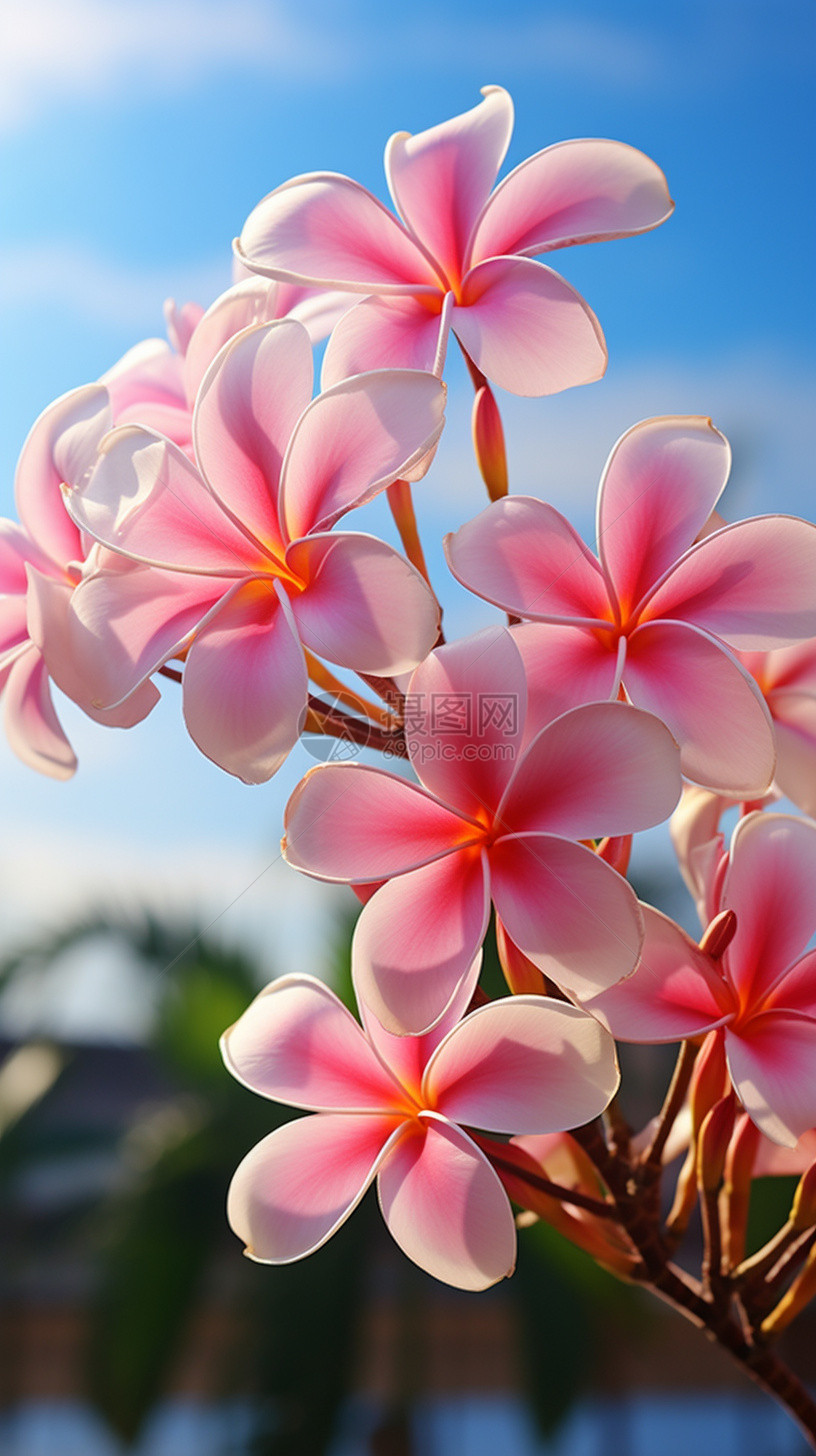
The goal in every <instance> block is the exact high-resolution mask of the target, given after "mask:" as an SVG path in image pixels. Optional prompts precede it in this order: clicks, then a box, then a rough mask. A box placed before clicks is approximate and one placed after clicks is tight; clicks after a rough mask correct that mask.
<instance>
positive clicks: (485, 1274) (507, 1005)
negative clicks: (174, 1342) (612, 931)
mask: <svg viewBox="0 0 816 1456" xmlns="http://www.w3.org/2000/svg"><path fill="white" fill-rule="evenodd" d="M360 1006H361V1011H362V1016H363V1026H362V1027H361V1026H360V1025H359V1024H358V1022H357V1021H355V1019H354V1017H353V1016H352V1015H351V1014H350V1012H348V1011H347V1010H346V1009H345V1007H344V1006H343V1005H342V1003H341V1002H340V1001H339V1000H338V999H337V997H336V996H335V995H334V992H333V991H330V990H329V989H328V987H326V986H324V985H323V984H322V982H320V981H318V980H315V979H313V978H312V977H310V976H285V977H283V978H282V979H281V980H279V981H274V982H273V983H272V985H270V986H268V987H267V988H266V990H265V991H263V992H262V993H261V995H260V996H258V997H257V999H256V1000H255V1001H253V1003H252V1005H251V1006H250V1007H249V1008H248V1009H247V1010H246V1011H245V1012H244V1014H243V1016H242V1017H241V1018H240V1020H239V1021H238V1022H236V1024H235V1026H233V1027H232V1028H231V1030H230V1031H228V1032H227V1033H226V1034H225V1035H224V1037H223V1039H222V1051H223V1055H224V1060H225V1062H226V1065H227V1067H228V1068H229V1070H230V1071H231V1072H232V1073H233V1075H234V1076H235V1077H237V1078H238V1080H239V1081H241V1082H243V1083H244V1085H245V1086H247V1087H250V1088H251V1089H252V1091H254V1092H258V1093H259V1094H260V1095H261V1096H263V1097H269V1098H272V1099H273V1100H274V1101H277V1102H286V1103H290V1104H292V1105H294V1106H295V1107H300V1108H304V1109H306V1110H307V1111H309V1112H312V1113H314V1114H315V1115H314V1116H312V1117H306V1118H299V1119H298V1120H297V1121H295V1122H290V1123H288V1124H287V1125H286V1126H284V1127H281V1128H278V1129H277V1130H276V1131H275V1132H272V1133H270V1135H269V1136H268V1137H266V1138H264V1140H263V1141H262V1142H260V1143H259V1144H258V1145H257V1147H255V1148H253V1149H252V1151H251V1152H250V1153H249V1154H248V1155H247V1157H246V1158H244V1160H243V1162H242V1163H241V1164H240V1166H239V1168H238V1170H237V1172H236V1173H235V1176H234V1178H233V1180H232V1184H231V1187H230V1191H229V1198H228V1204H227V1211H228V1216H229V1220H230V1223H231V1225H232V1227H233V1229H234V1230H235V1232H236V1233H237V1234H238V1235H239V1237H241V1238H242V1239H244V1241H245V1243H246V1245H247V1253H248V1254H249V1256H250V1257H251V1258H253V1259H257V1260H260V1261H261V1262H264V1263H272V1264H285V1263H290V1262H291V1261H292V1260H294V1259H300V1258H302V1257H303V1256H304V1255H306V1254H309V1253H312V1252H313V1251H314V1250H315V1249H318V1248H320V1247H321V1245H322V1244H324V1243H325V1242H326V1240H327V1239H329V1238H330V1237H331V1235H332V1234H333V1233H334V1232H335V1231H336V1229H338V1228H339V1227H340V1225H341V1224H342V1223H344V1222H345V1220H346V1219H347V1218H348V1216H349V1214H350V1213H351V1212H352V1211H353V1209H354V1208H356V1206H357V1204H358V1203H359V1202H360V1199H361V1198H362V1197H363V1194H364V1193H365V1192H366V1190H367V1189H368V1187H369V1186H370V1184H371V1183H372V1182H373V1180H374V1179H375V1178H376V1180H377V1189H378V1194H379V1200H380V1207H381V1209H382V1213H383V1217H384V1218H385V1221H386V1223H387V1225H388V1228H389V1230H390V1232H391V1234H392V1236H393V1237H394V1239H395V1240H396V1242H397V1243H398V1244H399V1246H400V1248H401V1249H402V1250H403V1252H404V1253H405V1254H407V1256H408V1258H409V1259H413V1261H414V1262H415V1263H416V1264H419V1266H420V1268H422V1269H425V1270H427V1272H428V1273H429V1274H432V1275H434V1277H435V1278H437V1279H441V1280H443V1281H444V1282H445V1283H447V1284H453V1285H455V1286H456V1287H457V1288H461V1289H484V1288H486V1287H487V1286H488V1285H490V1284H494V1283H495V1282H496V1280H498V1279H502V1278H503V1277H504V1276H505V1275H508V1274H511V1273H512V1271H513V1267H514V1264H515V1256H516V1232H515V1224H514V1220H513V1213H512V1210H511V1207H510V1203H509V1201H508V1198H507V1194H506V1193H505V1191H504V1189H503V1187H502V1184H501V1182H500V1179H499V1177H498V1175H497V1173H496V1172H495V1171H494V1169H493V1168H492V1167H491V1165H490V1163H489V1161H488V1159H487V1158H486V1157H485V1155H484V1153H483V1152H482V1151H481V1150H480V1148H479V1147H478V1146H477V1144H476V1143H475V1142H474V1140H473V1138H472V1137H471V1136H470V1134H469V1133H468V1131H466V1128H469V1127H471V1126H473V1127H478V1128H485V1129H488V1130H490V1131H491V1132H497V1133H513V1132H532V1131H533V1130H535V1131H536V1132H556V1131H561V1130H563V1129H564V1128H567V1127H576V1126H578V1125H580V1124H581V1123H584V1122H587V1121H588V1120H589V1119H590V1118H592V1117H596V1116H597V1115H598V1114H599V1113H600V1112H602V1111H603V1109H604V1107H606V1105H607V1103H608V1102H609V1099H610V1098H611V1097H612V1096H613V1094H614V1092H615V1090H616V1088H617V1085H618V1069H617V1062H616V1057H615V1047H614V1043H613V1041H612V1039H611V1037H609V1036H608V1035H607V1034H606V1033H605V1032H604V1031H603V1029H602V1028H601V1027H600V1026H599V1025H598V1023H597V1022H595V1021H593V1019H592V1017H589V1016H586V1015H585V1014H584V1013H583V1012H581V1011H579V1010H577V1009H576V1008H575V1007H573V1006H567V1005H565V1004H563V1003H562V1002H556V1001H552V1000H547V999H545V998H543V997H540V996H530V997H524V996H515V997H510V998H508V999H505V1000H501V1001H493V1002H491V1003H490V1004H489V1005H486V1006H482V1007H480V1008H479V1009H478V1010H476V1011H473V1012H471V1014H470V1015H468V1016H465V1017H464V1019H463V1020H460V1019H459V1018H460V1016H461V1013H462V1010H463V1006H462V1004H461V1000H460V1001H459V1002H457V1004H456V1006H453V1007H451V1008H450V1012H449V1014H448V1015H447V1017H446V1018H445V1020H444V1022H443V1023H441V1024H440V1025H439V1026H438V1027H437V1028H436V1029H435V1031H433V1032H432V1033H428V1034H427V1035H425V1036H416V1037H414V1036H412V1037H395V1036H391V1035H389V1033H388V1032H386V1031H384V1030H383V1028H382V1027H381V1026H380V1025H379V1024H378V1022H377V1021H376V1019H375V1018H374V1017H372V1016H370V1015H369V1013H368V1011H367V1008H366V1006H365V1004H364V1002H363V1001H362V1000H361V1001H360Z"/></svg>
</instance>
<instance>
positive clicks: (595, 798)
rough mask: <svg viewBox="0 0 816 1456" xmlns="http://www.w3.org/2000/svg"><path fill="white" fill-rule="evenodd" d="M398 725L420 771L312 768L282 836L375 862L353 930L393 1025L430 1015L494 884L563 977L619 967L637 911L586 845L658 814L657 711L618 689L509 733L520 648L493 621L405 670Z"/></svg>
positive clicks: (343, 872) (310, 851) (336, 861)
mask: <svg viewBox="0 0 816 1456" xmlns="http://www.w3.org/2000/svg"><path fill="white" fill-rule="evenodd" d="M406 705H407V714H408V723H407V732H406V736H407V742H408V751H409V755H410V758H411V762H412V765H413V767H414V769H415V771H416V774H417V777H418V779H419V781H420V786H419V787H417V786H415V785H413V784H410V783H406V782H405V781H404V780H398V779H396V778H394V777H393V776H391V775H388V774H386V773H384V772H383V771H382V770H377V769H369V768H367V767H365V766H362V765H327V766H326V767H323V768H318V769H315V770H313V771H312V772H311V773H310V774H309V775H307V777H306V779H305V780H304V781H303V782H302V783H301V785H300V786H299V787H298V789H296V790H295V793H294V795H293V796H292V798H291V800H290V802H289V806H288V809H287V815H286V838H285V841H284V853H285V856H286V858H287V859H288V860H289V862H290V863H291V864H293V865H295V866H296V867H297V868H299V869H302V870H305V871H306V872H307V873H309V874H313V875H316V876H317V877H318V878H322V879H334V880H341V881H348V882H352V883H353V882H362V881H366V880H367V881H370V882H379V881H383V880H387V881H388V883H386V884H384V885H382V887H381V888H379V889H378V890H377V891H376V892H375V893H374V895H373V896H372V897H371V898H370V899H369V900H368V902H367V904H366V906H365V908H364V910H363V912H362V914H361V916H360V920H359V922H358V927H357V931H356V935H355V941H354V951H353V954H354V965H355V975H356V977H357V983H358V986H359V987H360V989H361V991H362V993H363V995H364V997H365V1000H366V1003H367V1004H368V1005H369V1006H370V1008H371V1009H372V1010H373V1012H374V1014H375V1015H376V1016H377V1017H378V1018H379V1019H380V1020H381V1021H382V1023H383V1024H384V1025H385V1026H387V1027H388V1028H389V1029H390V1030H392V1031H395V1032H400V1031H408V1032H414V1033H417V1032H421V1031H423V1030H425V1029H426V1028H427V1027H428V1026H430V1025H433V1024H434V1023H435V1022H437V1021H438V1020H439V1019H440V1017H442V1016H443V1014H444V1013H445V1010H446V1008H447V1007H448V1006H449V1005H450V1004H451V1003H452V1001H453V1000H454V998H455V997H456V996H457V995H458V994H459V993H460V990H461V986H462V983H463V981H466V980H467V978H468V977H469V976H470V975H471V974H472V969H471V968H472V964H473V960H474V957H475V955H476V952H477V950H478V948H479V946H480V945H481V942H482V939H483V937H484V934H485V929H486V926H487V921H488V916H489V909H490V902H491V899H492V901H493V903H494V905H495V907H496V911H497V913H498V915H499V916H500V918H501V920H502V922H503V924H504V925H505V927H506V929H507V931H508V933H509V935H510V936H511V938H512V939H513V940H514V941H515V942H516V944H517V945H518V946H519V947H520V948H521V950H522V951H523V952H524V953H525V954H526V955H528V956H529V957H530V958H531V959H532V960H533V961H534V962H535V964H536V965H537V966H538V967H540V968H541V969H542V970H544V971H546V973H547V974H548V975H550V976H552V978H553V979H554V980H555V981H556V982H557V983H558V984H559V985H561V986H563V987H564V989H565V990H566V991H567V992H568V993H572V994H575V995H578V996H581V995H592V994H593V992H594V991H597V990H600V989H601V987H602V986H608V985H611V984H613V983H614V982H615V981H618V980H620V978H621V977H622V976H625V975H627V974H628V972H629V971H630V970H631V969H632V967H633V965H634V962H635V959H636V957H637V954H638V950H639V947H640V941H641V936H642V928H641V921H640V915H639V912H638V909H637V904H636V902H635V899H634V896H633V894H632V892H631V890H630V888H629V886H628V885H627V884H626V882H625V881H624V880H622V879H621V878H620V877H619V876H618V875H617V874H616V873H615V872H614V871H613V870H611V869H610V868H609V866H608V865H606V864H605V863H604V862H603V861H602V860H601V859H599V857H598V856H597V855H595V854H594V853H593V851H592V850H591V849H589V848H587V847H586V846H585V845H582V844H578V843H575V842H574V841H575V840H578V839H589V838H596V837H600V836H603V835H605V834H621V833H629V832H632V831H634V830H636V829H641V828H645V827H646V826H647V825H651V824H655V823H658V822H660V820H662V819H664V818H665V817H666V815H667V814H668V813H669V812H670V811H671V809H672V807H673V805H674V804H675V803H676V800H677V796H678V793H679V789H680V777H679V765H678V754H677V748H676V745H675V743H674V740H673V739H672V738H671V735H670V734H669V733H668V731H667V730H666V729H665V728H664V727H663V725H662V724H660V723H658V721H657V720H656V719H655V718H653V717H651V716H650V715H648V714H644V713H641V712H639V711H637V710H636V709H633V708H631V707H630V706H628V705H627V704H624V703H596V704H594V705H587V706H582V707H578V708H575V709H572V710H571V711H569V712H567V713H565V714H563V715H562V716H561V717H558V718H556V719H555V720H554V721H553V722H551V723H550V724H548V725H547V726H545V727H543V728H542V729H541V730H540V731H539V732H538V733H536V734H535V736H533V737H532V739H531V741H530V742H529V743H527V746H526V747H525V748H524V749H523V750H522V742H523V735H524V722H525V714H526V684H525V677H524V666H523V662H522V659H521V655H520V653H519V651H518V648H517V647H516V645H515V642H514V640H513V636H512V635H511V633H510V632H509V631H508V630H507V629H506V628H496V629H490V630H488V631H486V632H483V633H479V634H477V635H476V636H475V637H472V638H468V639H465V640H464V641H461V642H458V643H455V644H452V645H451V646H449V647H445V648H440V649H438V650H437V651H436V652H434V653H433V654H432V655H431V656H430V658H428V659H427V660H426V662H424V663H423V664H422V665H421V666H420V667H419V668H418V669H417V671H416V672H415V673H414V675H413V677H412V678H411V681H410V684H409V688H408V694H407V698H406Z"/></svg>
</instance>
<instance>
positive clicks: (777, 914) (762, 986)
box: [720, 813, 816, 1124]
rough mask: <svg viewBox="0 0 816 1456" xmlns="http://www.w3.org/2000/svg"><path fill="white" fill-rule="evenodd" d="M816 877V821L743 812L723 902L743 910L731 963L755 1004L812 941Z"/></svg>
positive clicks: (746, 1000)
mask: <svg viewBox="0 0 816 1456" xmlns="http://www.w3.org/2000/svg"><path fill="white" fill-rule="evenodd" d="M814 884H816V825H814V824H812V823H810V822H809V821H807V820H804V819H795V818H793V817H792V816H790V815H788V814H768V813H764V814H763V813H755V814H749V815H748V816H747V817H746V818H745V819H742V820H740V823H739V824H738V825H737V827H736V829H735V831H734V836H733V839H732V841H731V858H730V863H729V866H728V870H727V871H726V876H725V880H724V882H723V888H722V896H721V900H720V903H721V907H722V909H723V910H726V909H730V910H734V911H735V912H736V916H737V933H736V936H735V937H734V940H733V941H732V943H731V945H730V946H729V948H728V950H727V951H726V953H725V964H726V966H727V969H728V975H729V977H730V979H731V980H732V981H733V983H734V986H735V987H736V990H737V992H738V994H739V997H740V1001H741V1002H742V1004H743V1005H755V1004H756V1002H757V1000H758V998H760V997H762V996H764V995H765V994H766V993H767V992H768V991H769V990H770V989H771V987H772V986H773V985H774V984H775V982H776V981H777V980H778V979H779V977H780V976H781V975H782V974H783V972H784V971H786V970H787V969H788V967H789V966H790V965H791V964H792V962H793V961H795V960H797V959H798V957H799V956H801V954H802V952H803V951H804V949H805V947H806V946H807V943H808V941H809V940H810V937H811V936H812V934H813V932H814V930H816V900H815V899H814V895H813V886H814ZM814 1123H815V1124H816V1118H814Z"/></svg>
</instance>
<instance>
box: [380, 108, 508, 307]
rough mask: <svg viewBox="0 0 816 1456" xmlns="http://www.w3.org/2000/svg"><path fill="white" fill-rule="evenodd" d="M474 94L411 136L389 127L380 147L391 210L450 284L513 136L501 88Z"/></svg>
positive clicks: (458, 274) (456, 275) (458, 271)
mask: <svg viewBox="0 0 816 1456" xmlns="http://www.w3.org/2000/svg"><path fill="white" fill-rule="evenodd" d="M482 96H483V97H484V100H483V101H480V102H479V103H478V105H477V106H474V107H473V109H472V110H471V111H466V112H465V113H464V114H463V115H462V116H454V117H452V118H451V120H450V121H443V122H441V123H440V124H439V125H438V126H433V127H430V128H429V129H428V130H427V131H421V132H418V133H417V135H416V136H411V134H410V132H407V131H401V132H396V133H395V135H394V136H392V137H391V139H390V140H389V142H388V145H387V146H386V149H385V175H386V177H387V179H388V186H389V189H390V192H391V196H392V197H393V199H394V202H395V204H396V207H397V210H398V212H399V213H400V214H401V215H402V218H403V220H404V222H405V224H406V226H407V227H408V228H409V229H410V230H411V232H412V233H414V235H415V236H416V237H417V238H419V240H420V242H421V243H422V244H423V245H424V247H425V248H427V249H428V252H429V253H430V254H431V255H432V256H433V257H434V258H435V259H436V260H437V262H438V263H440V264H441V266H442V269H443V270H444V273H445V276H446V277H447V278H448V279H449V280H450V282H451V283H452V284H453V285H454V286H455V285H456V284H457V283H458V282H459V280H460V278H461V269H462V261H463V258H464V254H465V249H466V247H467V242H468V238H469V237H470V234H471V230H472V228H473V224H474V223H475V221H476V218H477V217H478V216H479V213H480V212H481V210H482V208H483V206H484V204H485V202H486V201H487V198H488V195H489V193H490V189H491V187H492V186H493V183H494V182H495V180H496V177H497V175H498V171H499V168H500V166H501V164H502V162H503V161H504V158H505V154H506V152H507V148H508V146H509V144H510V137H511V136H512V133H513V103H512V101H511V100H510V97H509V96H508V94H507V92H506V91H504V90H503V89H502V87H501V86H484V87H483V88H482ZM502 251H504V249H502ZM508 251H509V250H508Z"/></svg>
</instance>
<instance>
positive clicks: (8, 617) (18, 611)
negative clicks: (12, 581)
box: [0, 578, 29, 666]
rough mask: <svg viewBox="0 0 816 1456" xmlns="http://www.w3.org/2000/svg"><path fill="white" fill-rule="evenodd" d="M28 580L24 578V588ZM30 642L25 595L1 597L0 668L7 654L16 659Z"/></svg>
mask: <svg viewBox="0 0 816 1456" xmlns="http://www.w3.org/2000/svg"><path fill="white" fill-rule="evenodd" d="M26 580H27V578H24V586H25V581H26ZM28 640H29V630H28V622H27V614H26V598H25V595H24V594H17V593H15V595H14V596H0V666H2V664H3V659H4V658H5V656H6V654H7V653H9V652H10V653H12V654H13V655H14V656H15V657H16V656H17V655H18V654H17V651H16V649H17V648H18V647H20V646H21V645H22V644H23V643H24V642H28Z"/></svg>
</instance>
